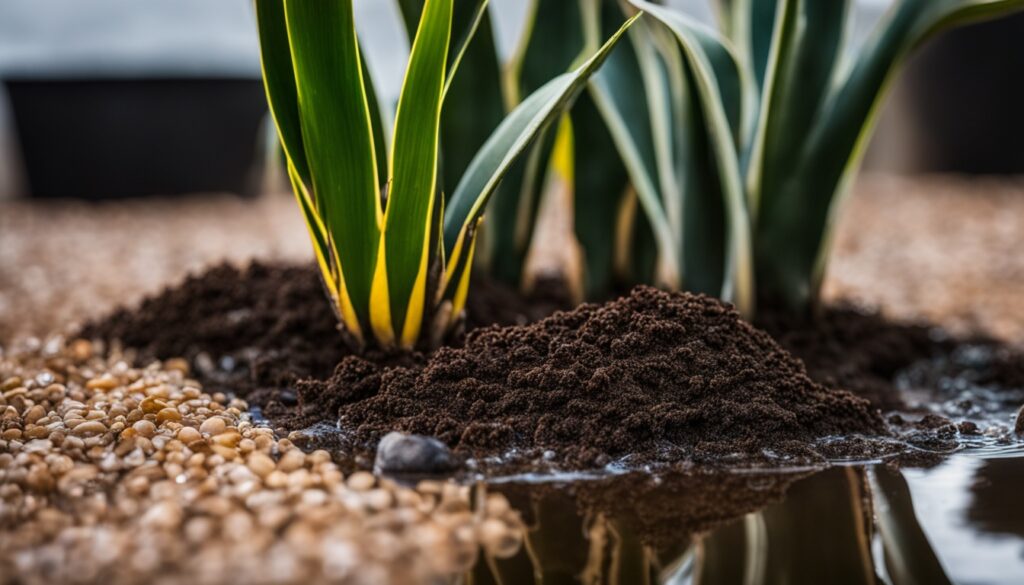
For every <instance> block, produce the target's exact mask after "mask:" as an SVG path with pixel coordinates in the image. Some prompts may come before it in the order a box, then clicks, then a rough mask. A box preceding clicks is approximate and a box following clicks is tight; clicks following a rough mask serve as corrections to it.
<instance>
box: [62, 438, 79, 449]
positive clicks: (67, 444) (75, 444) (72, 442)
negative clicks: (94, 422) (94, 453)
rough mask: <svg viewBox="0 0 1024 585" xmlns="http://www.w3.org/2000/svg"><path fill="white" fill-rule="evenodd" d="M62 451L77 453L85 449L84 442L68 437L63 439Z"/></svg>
mask: <svg viewBox="0 0 1024 585" xmlns="http://www.w3.org/2000/svg"><path fill="white" fill-rule="evenodd" d="M61 447H62V450H63V451H65V452H69V451H77V450H79V449H84V448H85V441H83V440H82V439H79V438H78V437H68V438H66V439H64V443H63V444H61Z"/></svg>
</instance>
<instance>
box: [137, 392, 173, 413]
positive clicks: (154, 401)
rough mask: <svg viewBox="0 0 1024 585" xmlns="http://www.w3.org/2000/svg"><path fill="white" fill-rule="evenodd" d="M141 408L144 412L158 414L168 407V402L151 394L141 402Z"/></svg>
mask: <svg viewBox="0 0 1024 585" xmlns="http://www.w3.org/2000/svg"><path fill="white" fill-rule="evenodd" d="M139 408H140V409H142V412H144V413H145V414H156V413H158V412H160V411H161V410H163V409H165V408H167V403H166V402H164V401H163V400H160V399H159V398H157V397H156V396H149V397H147V398H145V399H143V400H142V402H140V403H139Z"/></svg>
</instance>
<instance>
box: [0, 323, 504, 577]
mask: <svg viewBox="0 0 1024 585" xmlns="http://www.w3.org/2000/svg"><path fill="white" fill-rule="evenodd" d="M129 357H130V356H126V355H122V354H121V353H120V352H119V351H117V350H116V349H115V350H113V351H110V352H104V351H103V348H102V347H99V346H96V345H94V344H92V343H90V342H88V341H85V340H75V341H72V342H70V343H65V342H64V341H63V340H61V339H52V340H50V341H48V342H46V343H40V342H38V341H31V340H30V341H29V342H27V343H26V344H23V346H22V347H19V348H17V349H15V350H7V351H6V352H4V350H3V349H2V348H0V583H26V584H32V583H97V582H103V583H105V584H121V583H159V584H164V583H183V582H188V583H194V584H204V583H211V584H214V583H215V584H218V585H219V584H223V583H242V582H244V583H255V584H259V583H298V582H301V583H368V584H369V583H373V584H380V583H423V582H427V583H443V582H448V581H450V580H453V579H455V578H456V576H457V575H458V574H460V573H462V572H464V571H466V570H467V569H468V568H470V567H471V566H472V565H473V563H475V562H476V560H477V557H478V555H479V554H486V555H488V556H493V557H495V558H504V557H508V556H511V555H512V554H514V553H515V552H517V551H518V549H519V547H520V545H521V542H522V535H523V525H522V522H521V520H520V518H519V516H518V514H517V513H516V512H515V511H514V510H512V509H511V508H510V506H509V503H508V501H507V500H506V499H505V498H504V496H501V495H500V494H493V493H492V494H486V493H485V492H484V491H483V488H480V487H476V488H470V487H469V486H459V485H456V484H453V483H443V482H438V481H423V482H420V483H419V484H417V485H416V486H415V487H414V488H413V487H404V486H401V485H398V484H397V483H395V482H393V481H390V480H388V479H380V478H377V477H375V476H374V475H372V474H370V473H366V472H357V473H354V474H352V475H349V476H347V477H346V476H345V475H343V474H342V473H341V471H339V469H338V467H337V466H336V465H335V464H334V463H333V462H332V460H331V456H330V454H329V453H327V452H326V451H314V452H312V453H308V454H307V453H304V452H303V451H301V450H300V449H298V448H297V447H295V446H294V445H293V444H292V443H291V441H289V440H288V439H287V438H280V437H278V436H276V435H275V434H274V432H273V431H272V430H271V429H269V428H263V427H260V426H257V425H255V424H253V422H252V421H251V420H250V417H249V414H248V411H247V406H246V404H245V403H244V402H242V401H240V400H229V399H228V398H227V397H225V396H224V395H222V394H213V395H210V394H207V393H204V392H203V390H202V389H201V387H200V386H199V384H198V383H197V382H195V381H194V380H190V379H189V378H188V366H187V364H186V363H184V361H182V360H168V361H165V362H163V363H159V362H158V363H154V364H151V365H150V366H148V367H146V368H141V369H138V368H133V367H131V366H130V365H129V364H130V363H131V360H130V359H129Z"/></svg>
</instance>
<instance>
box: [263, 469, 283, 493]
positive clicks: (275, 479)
mask: <svg viewBox="0 0 1024 585" xmlns="http://www.w3.org/2000/svg"><path fill="white" fill-rule="evenodd" d="M265 483H266V484H267V487H269V488H272V489H280V488H283V487H285V486H286V485H288V474H287V473H285V472H283V471H273V472H271V473H270V475H268V476H267V478H266V481H265Z"/></svg>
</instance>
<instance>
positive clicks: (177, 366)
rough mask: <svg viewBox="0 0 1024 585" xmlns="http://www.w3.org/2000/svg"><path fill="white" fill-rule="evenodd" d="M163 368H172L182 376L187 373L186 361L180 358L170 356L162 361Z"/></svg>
mask: <svg viewBox="0 0 1024 585" xmlns="http://www.w3.org/2000/svg"><path fill="white" fill-rule="evenodd" d="M164 368H165V369H168V370H174V371H177V372H181V374H182V375H183V376H187V375H188V370H189V367H188V361H187V360H185V359H182V358H171V359H169V360H166V361H165V362H164Z"/></svg>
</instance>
